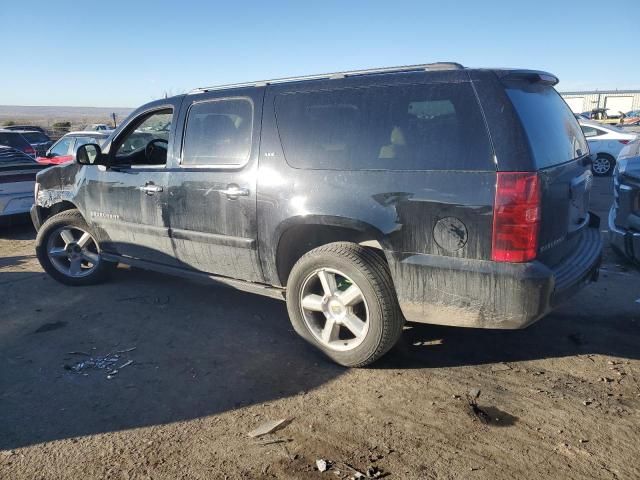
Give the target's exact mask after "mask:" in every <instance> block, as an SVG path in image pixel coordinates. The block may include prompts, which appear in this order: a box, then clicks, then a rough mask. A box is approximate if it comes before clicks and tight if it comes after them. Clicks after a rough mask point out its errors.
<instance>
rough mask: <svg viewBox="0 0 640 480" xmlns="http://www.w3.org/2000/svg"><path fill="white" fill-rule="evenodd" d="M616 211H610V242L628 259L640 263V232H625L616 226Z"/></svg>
mask: <svg viewBox="0 0 640 480" xmlns="http://www.w3.org/2000/svg"><path fill="white" fill-rule="evenodd" d="M615 218H616V210H615V207H612V208H611V210H609V242H611V245H612V246H613V247H614V248H615V249H616V250H618V251H619V252H621V253H623V254H624V255H625V256H626V257H628V258H629V259H631V260H635V261H636V262H640V232H633V231H630V230H624V229H622V228H620V227H618V226H616V224H615Z"/></svg>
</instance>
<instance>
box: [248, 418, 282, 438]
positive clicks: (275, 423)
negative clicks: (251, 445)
mask: <svg viewBox="0 0 640 480" xmlns="http://www.w3.org/2000/svg"><path fill="white" fill-rule="evenodd" d="M291 420H292V419H287V418H283V419H280V420H270V421H268V422H264V423H263V424H261V425H260V426H259V427H257V428H254V429H253V430H251V431H250V432H249V433H247V435H248V436H250V437H251V438H257V437H261V436H263V435H266V434H268V433H273V432H275V431H277V430H280V429H281V428H284V427H286V426H287V425H289V423H291Z"/></svg>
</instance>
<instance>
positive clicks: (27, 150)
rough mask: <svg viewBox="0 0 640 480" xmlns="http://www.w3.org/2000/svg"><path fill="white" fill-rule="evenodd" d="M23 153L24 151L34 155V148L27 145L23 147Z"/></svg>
mask: <svg viewBox="0 0 640 480" xmlns="http://www.w3.org/2000/svg"><path fill="white" fill-rule="evenodd" d="M24 153H26V154H27V155H35V154H36V150H35V149H34V148H33V147H31V146H29V147H27V148H25V149H24Z"/></svg>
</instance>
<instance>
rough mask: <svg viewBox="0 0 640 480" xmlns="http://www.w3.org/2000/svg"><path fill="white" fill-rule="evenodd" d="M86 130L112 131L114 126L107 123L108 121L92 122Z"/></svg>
mask: <svg viewBox="0 0 640 480" xmlns="http://www.w3.org/2000/svg"><path fill="white" fill-rule="evenodd" d="M84 130H85V131H94V132H101V131H104V132H106V131H111V130H113V127H111V126H109V125H107V124H106V123H91V124H89V125H87V126H86V127H85V128H84Z"/></svg>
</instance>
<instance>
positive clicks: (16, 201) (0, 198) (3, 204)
mask: <svg viewBox="0 0 640 480" xmlns="http://www.w3.org/2000/svg"><path fill="white" fill-rule="evenodd" d="M32 204H33V191H26V192H17V193H8V194H3V195H0V216H10V215H20V214H24V213H29V209H30V208H31V205H32Z"/></svg>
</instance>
